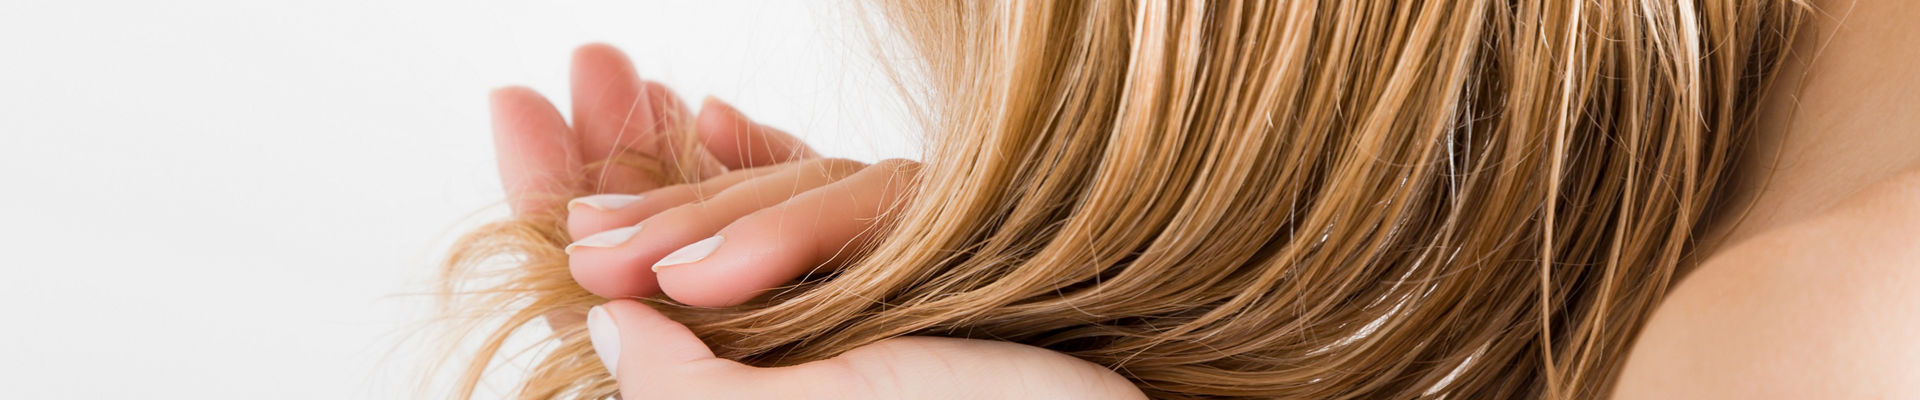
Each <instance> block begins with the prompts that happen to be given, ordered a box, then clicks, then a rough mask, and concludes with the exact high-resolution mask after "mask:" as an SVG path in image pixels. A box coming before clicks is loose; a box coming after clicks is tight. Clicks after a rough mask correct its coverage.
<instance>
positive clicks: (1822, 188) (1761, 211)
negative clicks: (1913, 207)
mask: <svg viewBox="0 0 1920 400" xmlns="http://www.w3.org/2000/svg"><path fill="white" fill-rule="evenodd" d="M1917 19H1920V2H1915V1H1909V0H1830V1H1825V2H1821V3H1819V4H1818V5H1817V11H1816V12H1815V15H1814V16H1813V18H1812V21H1809V25H1808V26H1806V27H1803V28H1802V29H1805V30H1803V31H1802V34H1801V35H1800V37H1799V38H1798V40H1797V42H1796V43H1795V44H1794V46H1793V52H1794V57H1792V58H1793V59H1792V60H1790V61H1789V62H1788V63H1787V65H1784V66H1783V68H1782V70H1781V75H1780V80H1779V81H1778V82H1777V83H1776V85H1775V86H1774V88H1773V90H1772V93H1770V94H1769V95H1768V97H1767V98H1766V99H1764V100H1763V103H1762V106H1761V112H1762V113H1763V114H1762V119H1761V123H1760V129H1759V130H1758V132H1756V136H1755V137H1753V138H1752V141H1751V142H1749V146H1748V147H1747V148H1746V149H1745V150H1743V151H1744V154H1741V157H1740V160H1741V161H1740V163H1739V164H1738V165H1736V166H1735V168H1736V169H1735V171H1734V177H1733V180H1732V182H1730V183H1731V186H1729V187H1728V188H1727V190H1728V192H1727V197H1726V200H1727V201H1726V202H1724V203H1722V204H1723V206H1721V207H1718V208H1717V209H1716V210H1714V211H1713V212H1711V213H1710V214H1709V215H1708V219H1707V220H1706V229H1705V230H1704V231H1703V233H1704V235H1703V236H1702V237H1701V239H1702V240H1701V241H1700V244H1701V250H1702V251H1701V252H1700V253H1699V254H1701V255H1706V256H1711V255H1712V254H1713V253H1714V252H1715V250H1717V249H1718V248H1722V247H1723V246H1724V245H1729V244H1734V243H1738V242H1740V241H1743V240H1745V239H1747V238H1751V237H1752V236H1754V235H1757V234H1759V233H1763V232H1766V231H1769V230H1773V229H1776V228H1780V227H1782V226H1784V225H1788V224H1792V223H1794V222H1798V221H1800V220H1802V219H1805V218H1809V217H1813V216H1817V215H1820V214H1822V213H1824V212H1825V211H1826V210H1827V209H1829V208H1831V207H1833V205H1834V204H1837V203H1839V202H1840V201H1841V200H1843V199H1845V198H1847V197H1849V196H1850V195H1852V194H1853V193H1855V192H1858V191H1860V190H1861V189H1862V188H1865V187H1866V186H1869V185H1872V184H1874V183H1877V182H1881V181H1886V180H1889V179H1891V178H1893V177H1895V176H1898V175H1901V174H1904V173H1908V172H1911V171H1915V170H1916V169H1920V74H1915V73H1913V70H1914V68H1915V67H1916V66H1920V46H1916V45H1915V43H1916V42H1920V24H1913V23H1912V21H1915V20H1917Z"/></svg>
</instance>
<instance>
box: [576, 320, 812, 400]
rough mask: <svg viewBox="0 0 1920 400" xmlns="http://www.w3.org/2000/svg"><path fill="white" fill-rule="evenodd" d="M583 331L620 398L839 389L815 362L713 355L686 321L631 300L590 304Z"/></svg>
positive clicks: (804, 394)
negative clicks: (744, 360) (774, 362)
mask: <svg viewBox="0 0 1920 400" xmlns="http://www.w3.org/2000/svg"><path fill="white" fill-rule="evenodd" d="M587 332H588V337H589V339H591V340H592V341H593V350H594V352H595V353H599V355H600V361H601V362H602V363H604V364H605V365H606V367H607V372H608V373H610V374H612V375H613V377H614V380H616V381H618V382H619V386H620V393H621V396H622V397H624V398H629V399H633V398H647V399H653V398H662V399H690V398H700V399H746V398H753V399H759V398H826V397H832V396H826V395H827V394H829V392H827V391H825V390H834V391H838V390H837V389H838V388H835V387H834V386H837V385H835V384H834V383H832V382H833V381H832V380H828V379H822V378H823V375H821V373H822V372H827V371H828V370H825V369H822V368H819V367H818V366H817V365H813V364H804V365H800V366H794V367H787V368H755V367H752V366H748V365H746V364H741V363H739V362H735V361H733V360H727V359H721V358H716V357H714V355H713V350H711V349H710V348H708V347H707V345H706V343H703V342H701V341H700V338H699V337H697V336H694V335H693V331H691V330H688V329H687V326H686V325H682V324H680V323H679V322H674V321H673V320H672V319H668V318H667V316H666V315H662V314H660V312H659V311H655V310H654V309H653V308H652V307H648V306H647V305H645V304H640V303H639V302H636V301H633V300H615V301H612V302H608V303H606V304H602V305H599V306H595V307H593V309H592V310H589V311H588V312H587Z"/></svg>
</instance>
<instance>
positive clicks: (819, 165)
mask: <svg viewBox="0 0 1920 400" xmlns="http://www.w3.org/2000/svg"><path fill="white" fill-rule="evenodd" d="M572 85H573V89H572V90H573V93H572V96H573V117H574V123H573V124H572V126H569V125H568V124H567V121H566V120H565V119H564V118H563V117H562V116H561V114H560V112H559V110H557V109H556V108H555V107H554V106H553V105H552V104H551V103H549V102H548V101H547V100H546V99H545V98H544V97H542V96H541V95H540V94H538V93H536V92H534V91H532V90H530V89H527V88H520V87H512V88H506V89H501V90H498V91H495V92H494V94H493V111H494V126H495V139H496V143H497V146H498V148H497V151H498V152H499V164H500V175H501V179H502V181H503V184H504V186H505V187H506V188H507V191H508V202H509V204H510V205H511V207H512V208H513V210H514V213H515V214H516V215H519V216H523V217H524V216H531V215H537V214H539V213H546V212H551V211H553V210H558V209H561V208H562V207H563V206H562V204H564V207H565V210H566V211H567V214H566V215H567V218H566V221H565V225H566V231H567V234H568V236H570V237H572V238H575V240H576V241H575V242H574V243H573V244H572V245H570V246H568V247H567V253H568V256H569V258H570V260H569V264H570V265H569V270H570V271H571V273H572V275H573V277H574V278H575V281H576V283H578V284H580V285H581V286H582V287H583V288H585V289H587V290H588V291H590V292H592V293H594V294H597V295H600V296H603V297H607V298H612V299H619V300H614V301H612V302H609V303H606V304H604V305H601V306H597V307H594V308H593V310H592V311H590V312H589V313H588V314H589V315H588V316H587V325H588V327H589V329H590V335H589V336H590V337H591V339H592V341H593V347H594V349H595V351H596V352H598V353H599V354H600V357H601V359H602V361H603V362H605V364H606V367H607V371H609V372H610V373H612V374H613V375H614V378H615V379H616V380H618V382H619V385H620V389H621V392H622V393H623V396H626V397H627V398H906V397H911V398H929V397H933V398H982V397H987V398H1008V397H1037V398H1140V397H1144V396H1143V395H1142V394H1141V392H1140V390H1139V389H1137V388H1135V387H1134V386H1133V384H1132V383H1130V382H1129V381H1128V380H1127V379H1125V378H1123V377H1121V376H1120V375H1119V374H1117V373H1115V372H1113V371H1111V370H1108V369H1106V368H1104V367H1101V366H1100V365H1097V364H1094V363H1091V362H1087V361H1084V360H1080V359H1077V358H1074V357H1071V356H1067V355H1065V354H1061V353H1057V352H1053V351H1049V350H1046V349H1041V348H1038V347H1032V346H1026V345H1020V344H1014V343H1007V342H996V341H984V340H966V339H949V338H932V337H902V338H895V339H889V340H883V341H880V342H876V343H873V344H871V345H867V346H863V347H859V348H856V349H854V350H852V351H848V352H846V353H844V354H842V355H840V356H839V357H835V358H832V359H827V360H823V361H816V362H811V363H805V364H800V365H794V366H788V367H781V368H754V367H751V366H747V365H745V364H741V363H738V362H734V361H731V360H725V359H719V358H716V357H715V356H714V354H713V352H712V351H711V350H710V349H709V348H708V347H707V344H705V343H703V342H701V341H700V339H699V338H698V337H695V336H694V335H693V333H692V332H691V331H689V330H688V329H687V327H686V326H685V325H681V324H680V323H678V322H675V321H673V320H671V319H668V318H667V317H666V316H664V315H662V314H660V313H659V312H657V311H655V310H653V309H652V308H650V307H648V306H646V305H644V304H641V303H640V302H638V301H634V300H627V299H632V298H644V297H655V296H660V295H663V294H664V295H665V296H667V297H669V298H671V299H673V300H675V301H679V302H681V303H685V304H688V305H693V306H704V307H720V306H732V305H738V304H741V303H744V302H747V301H749V300H751V299H753V298H754V297H755V296H757V295H759V294H762V293H764V292H766V291H768V290H770V289H775V288H778V287H781V286H784V285H785V284H787V283H788V282H791V281H793V280H794V279H796V278H799V277H801V276H803V275H806V274H808V273H810V272H814V271H816V270H819V269H821V268H829V269H830V268H834V267H837V266H839V265H841V264H844V263H845V262H847V261H849V260H850V259H852V258H854V257H857V255H858V254H857V253H858V251H859V250H860V249H862V248H863V247H864V245H865V244H866V243H868V241H870V240H872V239H873V238H874V236H875V235H876V234H878V233H879V232H882V231H883V230H884V229H886V226H887V223H888V216H889V215H890V211H892V210H893V209H894V208H895V207H898V206H899V205H900V204H901V203H902V202H903V201H904V200H905V199H906V198H907V196H908V194H907V193H906V191H905V188H906V187H907V186H906V185H907V183H909V182H912V181H913V179H914V178H915V176H916V174H917V171H918V170H919V164H918V163H915V162H911V161H904V160H888V161H882V162H880V163H877V164H872V165H868V164H865V163H860V162H856V161H850V160H842V159H823V158H819V156H818V155H817V154H816V153H815V152H814V150H813V149H811V148H809V147H807V146H806V144H804V143H802V142H801V141H799V140H798V139H797V138H795V137H794V136H792V135H789V134H787V133H785V132H782V131H780V130H778V129H775V128H772V127H769V126H766V125H762V124H758V123H755V122H753V121H751V120H749V119H748V118H747V117H746V116H745V115H743V114H742V113H740V112H739V111H738V110H735V109H734V108H733V107H731V106H729V105H727V104H725V103H722V102H719V101H717V100H713V99H708V100H706V101H705V102H704V103H703V104H702V105H701V108H700V111H699V114H698V116H697V117H691V118H696V119H694V120H693V126H694V128H695V133H696V135H695V136H694V137H695V138H697V139H696V140H698V142H699V143H681V142H679V141H682V140H686V139H683V138H681V137H679V136H675V135H672V134H670V132H669V131H668V130H667V129H668V127H670V126H672V124H674V123H684V122H686V121H688V120H687V119H686V118H690V115H689V114H690V113H689V112H688V111H687V109H686V107H685V106H684V105H683V104H682V103H680V101H679V99H678V98H676V97H675V96H674V95H673V93H672V92H671V91H670V90H668V89H667V88H666V87H665V86H663V85H661V84H659V83H657V82H650V81H643V80H641V79H639V77H638V75H637V74H636V73H635V72H634V69H633V66H632V65H631V64H630V63H629V62H628V61H627V58H626V56H625V55H624V54H621V53H620V52H619V51H618V50H616V49H614V48H612V47H611V46H606V45H598V44H594V45H587V46H583V47H581V48H580V49H579V50H578V51H576V52H575V54H574V61H573V83H572ZM676 119H678V121H676ZM689 148H693V149H700V150H704V151H693V152H688V151H685V150H686V149H689ZM626 156H638V158H640V159H650V160H657V161H659V162H660V164H659V165H652V166H649V165H633V164H629V163H623V162H620V161H621V160H622V159H623V158H630V157H626ZM676 168H677V169H676ZM663 173H678V174H680V175H681V177H682V178H685V180H688V181H691V182H692V183H685V184H671V183H672V182H671V181H670V180H668V179H662V175H661V174H663ZM582 193H586V194H587V195H585V196H580V197H573V196H578V195H579V194H582ZM569 198H572V200H568V199H569ZM580 317H581V316H580V315H578V314H572V315H548V316H547V318H548V320H549V322H550V323H551V324H553V325H554V326H555V327H556V328H558V327H563V326H575V327H577V326H578V325H576V324H578V323H579V321H580ZM575 329H577V328H575Z"/></svg>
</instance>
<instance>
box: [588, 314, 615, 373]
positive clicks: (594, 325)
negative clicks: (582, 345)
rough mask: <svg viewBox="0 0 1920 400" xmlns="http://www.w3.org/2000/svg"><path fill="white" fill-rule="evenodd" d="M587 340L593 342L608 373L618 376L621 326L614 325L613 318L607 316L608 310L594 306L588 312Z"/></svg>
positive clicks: (594, 348)
mask: <svg viewBox="0 0 1920 400" xmlns="http://www.w3.org/2000/svg"><path fill="white" fill-rule="evenodd" d="M587 340H590V341H592V342H593V352H594V354H599V355H600V364H601V365H605V366H607V373H608V374H618V373H619V372H618V371H619V368H620V326H618V325H614V324H613V316H612V315H607V309H606V308H603V307H602V306H593V309H592V310H587ZM616 376H617V375H616Z"/></svg>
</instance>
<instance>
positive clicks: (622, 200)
mask: <svg viewBox="0 0 1920 400" xmlns="http://www.w3.org/2000/svg"><path fill="white" fill-rule="evenodd" d="M640 199H641V197H640V196H638V195H631V194H619V193H601V194H596V195H591V196H581V197H576V198H574V199H573V200H571V201H568V202H567V208H573V206H578V205H584V206H587V207H593V208H594V209H596V210H600V211H610V210H618V209H620V208H622V207H626V206H628V205H632V204H633V203H634V202H637V201H640Z"/></svg>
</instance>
